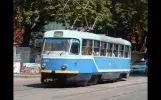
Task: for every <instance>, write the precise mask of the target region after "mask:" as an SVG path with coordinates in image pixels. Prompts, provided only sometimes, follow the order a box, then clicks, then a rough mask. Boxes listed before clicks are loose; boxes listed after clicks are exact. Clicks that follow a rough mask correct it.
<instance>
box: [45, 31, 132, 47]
mask: <svg viewBox="0 0 161 100" xmlns="http://www.w3.org/2000/svg"><path fill="white" fill-rule="evenodd" d="M55 32H63V37H66V38H71V37H72V38H79V39H80V38H84V39H93V40H100V41H105V42H111V43H117V44H124V45H131V43H130V42H129V41H127V40H124V39H122V38H115V37H110V36H102V35H99V34H94V33H89V32H81V31H76V30H51V31H47V32H45V34H44V38H54V33H55Z"/></svg>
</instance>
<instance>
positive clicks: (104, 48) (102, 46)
mask: <svg viewBox="0 0 161 100" xmlns="http://www.w3.org/2000/svg"><path fill="white" fill-rule="evenodd" d="M101 56H106V42H101Z"/></svg>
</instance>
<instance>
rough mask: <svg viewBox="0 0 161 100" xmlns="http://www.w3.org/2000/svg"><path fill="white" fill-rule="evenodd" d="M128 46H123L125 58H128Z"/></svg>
mask: <svg viewBox="0 0 161 100" xmlns="http://www.w3.org/2000/svg"><path fill="white" fill-rule="evenodd" d="M128 54H129V46H125V58H128Z"/></svg>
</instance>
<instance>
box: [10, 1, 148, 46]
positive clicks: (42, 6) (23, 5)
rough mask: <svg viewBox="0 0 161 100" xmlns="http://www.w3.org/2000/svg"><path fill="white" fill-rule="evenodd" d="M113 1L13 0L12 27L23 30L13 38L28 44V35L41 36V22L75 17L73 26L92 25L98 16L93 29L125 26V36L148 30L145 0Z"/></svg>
mask: <svg viewBox="0 0 161 100" xmlns="http://www.w3.org/2000/svg"><path fill="white" fill-rule="evenodd" d="M114 1H115V0H13V4H14V16H13V20H14V26H15V27H16V28H15V31H16V30H24V33H23V35H22V34H21V35H20V36H19V38H16V39H17V41H18V40H19V41H20V43H22V44H24V45H25V46H28V45H29V40H30V39H35V38H41V37H42V34H43V26H44V25H46V24H48V23H49V22H57V23H64V25H66V24H69V25H70V26H72V25H73V23H74V22H75V20H76V19H77V20H76V23H75V24H74V25H75V26H76V25H78V24H81V23H83V24H84V25H85V26H87V25H88V26H89V27H92V25H93V24H94V22H95V21H96V18H97V21H96V24H95V27H94V30H95V31H100V30H101V31H106V30H107V29H108V28H109V27H111V28H113V29H114V28H115V27H117V26H122V27H124V28H125V33H127V34H126V35H127V36H131V35H133V34H134V33H135V32H141V33H142V32H143V31H144V30H146V31H147V26H148V22H147V19H148V14H147V13H148V6H147V3H148V2H147V0H117V1H116V2H114ZM66 26H67V25H66ZM15 37H16V36H15ZM20 38H21V39H20ZM17 41H16V42H17Z"/></svg>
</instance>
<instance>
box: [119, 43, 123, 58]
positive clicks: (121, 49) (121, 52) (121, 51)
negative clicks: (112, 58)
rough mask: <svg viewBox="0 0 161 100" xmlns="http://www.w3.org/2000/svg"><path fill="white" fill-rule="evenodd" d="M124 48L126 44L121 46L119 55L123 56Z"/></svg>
mask: <svg viewBox="0 0 161 100" xmlns="http://www.w3.org/2000/svg"><path fill="white" fill-rule="evenodd" d="M123 50H124V45H120V47H119V57H123Z"/></svg>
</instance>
